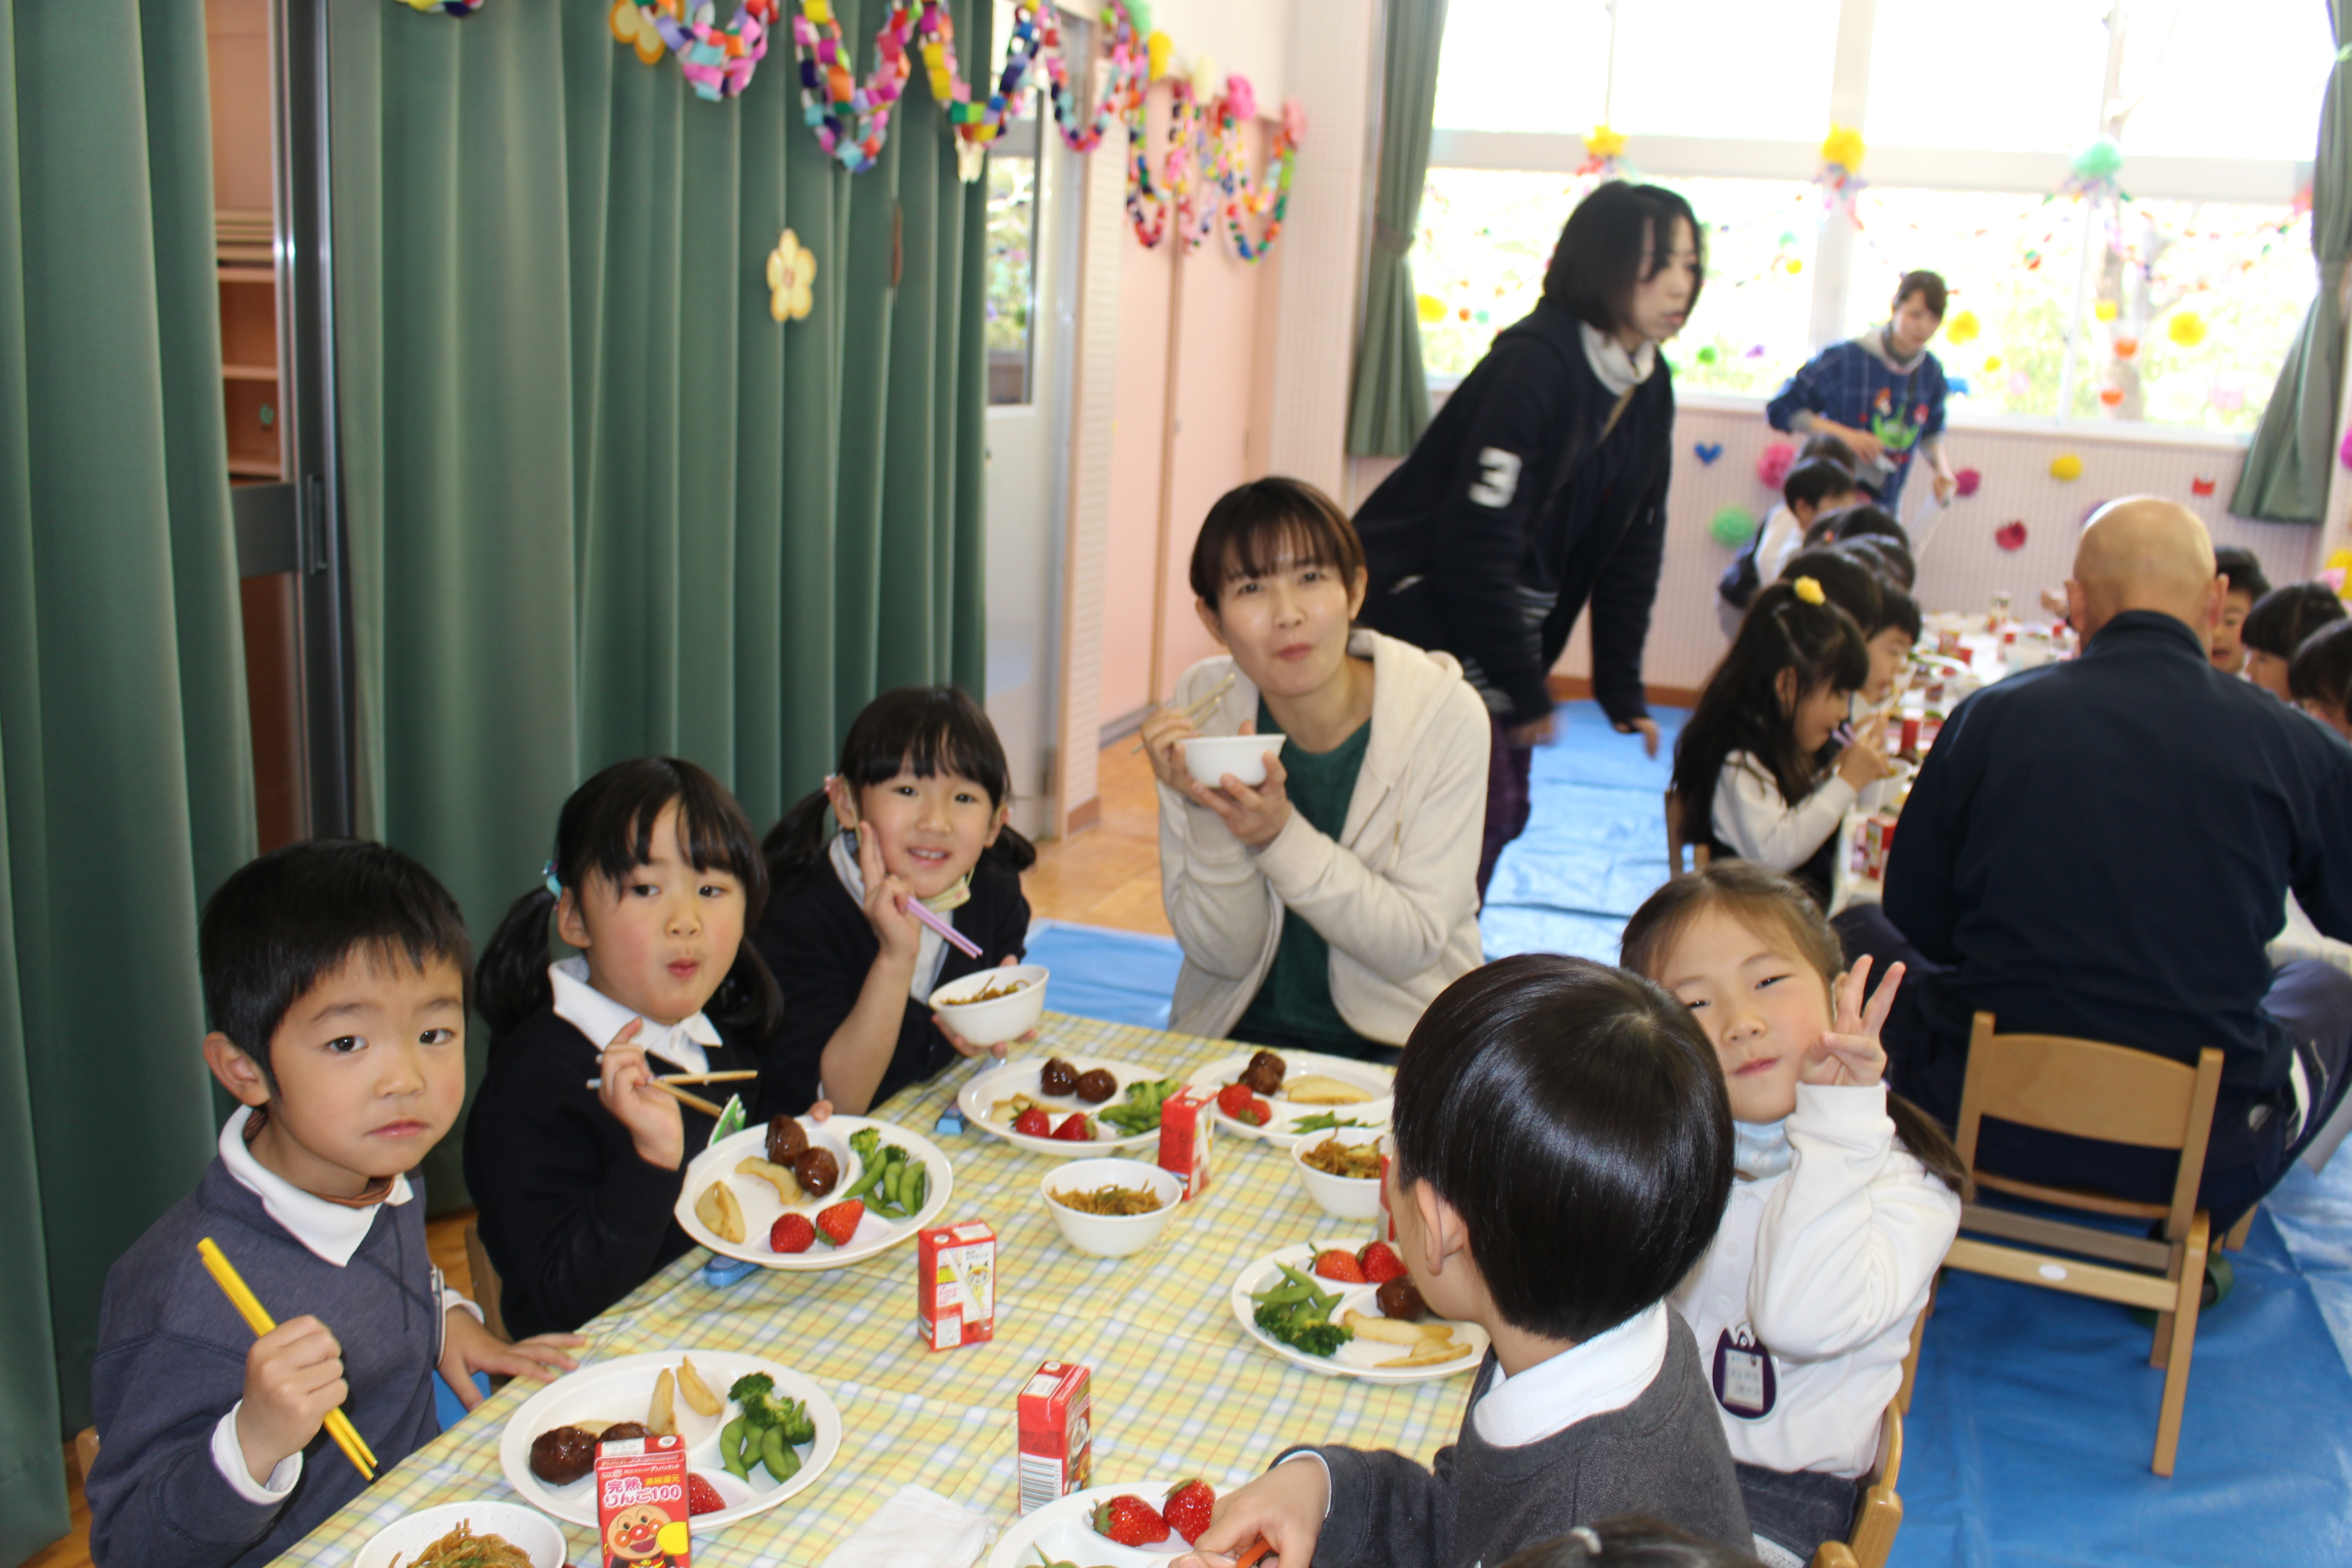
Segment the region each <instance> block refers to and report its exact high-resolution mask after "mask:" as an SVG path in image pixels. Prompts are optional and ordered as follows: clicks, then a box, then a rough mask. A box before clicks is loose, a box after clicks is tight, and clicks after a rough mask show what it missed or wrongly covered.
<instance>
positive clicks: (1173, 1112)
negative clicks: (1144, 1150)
mask: <svg viewBox="0 0 2352 1568" xmlns="http://www.w3.org/2000/svg"><path fill="white" fill-rule="evenodd" d="M1216 1103H1217V1096H1216V1093H1215V1091H1214V1090H1213V1089H1181V1090H1179V1091H1178V1092H1176V1093H1174V1094H1171V1095H1170V1096H1169V1097H1168V1098H1167V1099H1166V1100H1161V1101H1160V1169H1161V1170H1163V1171H1167V1172H1170V1173H1172V1174H1173V1175H1174V1176H1175V1178H1176V1179H1177V1180H1178V1181H1180V1182H1181V1183H1183V1184H1184V1195H1183V1199H1182V1201H1183V1202H1185V1203H1188V1204H1189V1203H1191V1202H1192V1200H1193V1199H1194V1198H1199V1197H1206V1196H1207V1195H1208V1192H1209V1163H1210V1161H1209V1144H1210V1136H1209V1135H1210V1133H1211V1132H1213V1131H1215V1128H1216V1118H1215V1117H1214V1116H1213V1115H1211V1114H1210V1111H1211V1109H1212V1108H1213V1106H1215V1104H1216Z"/></svg>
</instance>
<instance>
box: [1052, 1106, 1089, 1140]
mask: <svg viewBox="0 0 2352 1568" xmlns="http://www.w3.org/2000/svg"><path fill="white" fill-rule="evenodd" d="M1054 1136H1055V1138H1057V1139H1059V1140H1061V1141H1062V1142H1065V1143H1091V1142H1094V1141H1095V1134H1094V1129H1093V1128H1091V1127H1089V1126H1087V1113H1086V1112H1085V1111H1083V1110H1073V1111H1071V1112H1070V1115H1069V1119H1068V1120H1067V1121H1064V1122H1063V1123H1062V1124H1061V1125H1060V1126H1059V1127H1056V1128H1055V1129H1054Z"/></svg>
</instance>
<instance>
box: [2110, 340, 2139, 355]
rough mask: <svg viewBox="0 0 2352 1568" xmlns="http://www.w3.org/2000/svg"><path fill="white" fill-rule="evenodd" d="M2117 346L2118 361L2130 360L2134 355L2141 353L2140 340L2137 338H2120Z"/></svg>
mask: <svg viewBox="0 0 2352 1568" xmlns="http://www.w3.org/2000/svg"><path fill="white" fill-rule="evenodd" d="M2115 346H2116V358H2117V359H2129V358H2131V357H2132V355H2134V354H2136V353H2139V340H2138V339H2137V338H2126V337H2119V338H2117V339H2116V345H2115Z"/></svg>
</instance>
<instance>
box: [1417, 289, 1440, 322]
mask: <svg viewBox="0 0 2352 1568" xmlns="http://www.w3.org/2000/svg"><path fill="white" fill-rule="evenodd" d="M1412 309H1413V313H1414V314H1416V315H1418V316H1419V317H1420V318H1421V324H1422V325H1423V326H1424V327H1433V326H1435V325H1437V323H1438V322H1440V321H1444V320H1445V301H1444V300H1441V299H1439V298H1438V297H1437V296H1436V295H1434V294H1423V296H1421V298H1419V299H1417V300H1414V301H1413V302H1412Z"/></svg>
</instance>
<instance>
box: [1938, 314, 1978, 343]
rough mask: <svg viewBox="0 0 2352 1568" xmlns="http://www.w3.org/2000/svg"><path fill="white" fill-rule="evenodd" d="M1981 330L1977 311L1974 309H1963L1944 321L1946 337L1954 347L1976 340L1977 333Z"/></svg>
mask: <svg viewBox="0 0 2352 1568" xmlns="http://www.w3.org/2000/svg"><path fill="white" fill-rule="evenodd" d="M1981 330H1982V328H1981V327H1980V326H1979V323H1978V321H1977V313H1976V312H1975V311H1974V310H1962V311H1961V312H1960V313H1959V314H1958V315H1957V316H1954V317H1953V318H1952V319H1951V320H1950V321H1947V322H1945V323H1944V338H1945V340H1946V341H1947V342H1949V343H1950V344H1951V345H1952V346H1953V347H1954V348H1958V347H1959V346H1960V345H1961V344H1962V343H1972V342H1976V338H1977V333H1978V332H1979V331H1981Z"/></svg>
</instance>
